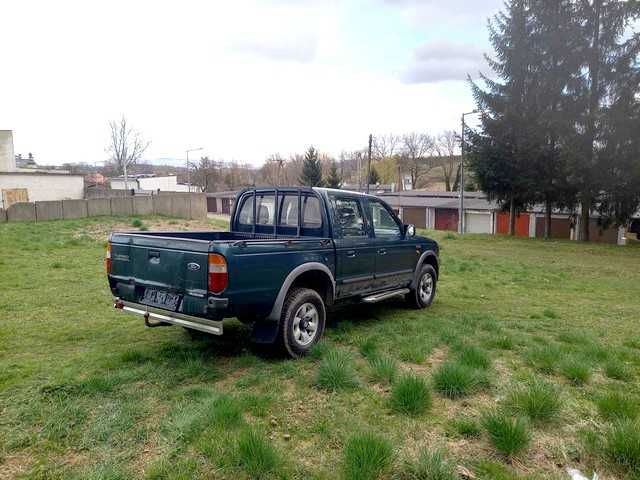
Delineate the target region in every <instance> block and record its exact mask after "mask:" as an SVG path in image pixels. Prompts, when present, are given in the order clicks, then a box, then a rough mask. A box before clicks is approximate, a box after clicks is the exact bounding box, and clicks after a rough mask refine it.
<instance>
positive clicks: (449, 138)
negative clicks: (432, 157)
mask: <svg viewBox="0 0 640 480" xmlns="http://www.w3.org/2000/svg"><path fill="white" fill-rule="evenodd" d="M459 142H460V139H459V137H458V134H457V133H456V132H455V131H454V130H445V131H444V132H442V133H441V134H440V135H438V139H437V140H436V143H435V146H434V150H435V152H436V154H437V155H438V156H439V157H440V166H441V167H442V176H443V177H444V183H445V188H446V190H447V192H450V191H451V190H452V188H453V183H452V180H453V176H454V174H455V171H456V169H457V168H458V164H459V163H460V157H459V156H456V150H457V148H458V144H459Z"/></svg>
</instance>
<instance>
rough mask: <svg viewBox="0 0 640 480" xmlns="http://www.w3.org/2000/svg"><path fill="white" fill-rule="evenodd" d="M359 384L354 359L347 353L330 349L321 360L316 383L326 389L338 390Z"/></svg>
mask: <svg viewBox="0 0 640 480" xmlns="http://www.w3.org/2000/svg"><path fill="white" fill-rule="evenodd" d="M356 384H357V381H356V376H355V371H354V369H353V360H352V359H351V358H349V357H348V356H347V355H346V354H344V353H342V352H339V351H336V350H330V351H329V352H328V353H327V354H326V355H325V357H324V358H323V359H322V361H321V362H320V366H319V367H318V373H317V378H316V385H317V386H318V387H320V388H322V389H324V390H328V391H337V390H345V389H349V388H353V387H355V386H356Z"/></svg>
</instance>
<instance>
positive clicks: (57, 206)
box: [0, 193, 207, 223]
mask: <svg viewBox="0 0 640 480" xmlns="http://www.w3.org/2000/svg"><path fill="white" fill-rule="evenodd" d="M153 214H156V215H167V216H173V217H180V218H192V219H202V218H207V198H206V196H205V195H204V194H201V193H192V194H189V193H183V194H181V193H178V194H173V195H166V194H165V195H154V196H149V197H143V196H140V197H122V198H94V199H91V200H55V201H48V200H47V201H37V202H35V203H30V202H22V203H15V204H13V205H11V206H10V207H9V208H8V209H7V210H3V209H0V223H2V222H7V221H9V222H29V221H30V222H36V221H38V222H42V221H48V220H59V219H72V218H84V217H95V216H100V215H106V216H111V215H113V216H132V215H153Z"/></svg>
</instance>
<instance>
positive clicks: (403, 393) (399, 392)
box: [389, 375, 431, 415]
mask: <svg viewBox="0 0 640 480" xmlns="http://www.w3.org/2000/svg"><path fill="white" fill-rule="evenodd" d="M389 403H390V405H391V408H392V409H393V410H394V411H396V412H399V413H405V414H408V415H420V414H421V413H424V412H425V411H426V410H427V409H428V408H430V407H431V391H430V390H429V387H428V386H427V384H426V383H425V381H424V380H423V379H422V378H420V377H416V376H415V375H406V376H404V377H402V378H401V379H400V380H398V382H397V383H396V384H395V385H394V386H393V390H392V391H391V399H390V401H389Z"/></svg>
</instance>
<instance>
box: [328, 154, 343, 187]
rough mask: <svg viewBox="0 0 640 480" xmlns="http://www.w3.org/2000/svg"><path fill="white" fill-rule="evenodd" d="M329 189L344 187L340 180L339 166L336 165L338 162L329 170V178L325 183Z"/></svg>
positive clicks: (332, 163)
mask: <svg viewBox="0 0 640 480" xmlns="http://www.w3.org/2000/svg"><path fill="white" fill-rule="evenodd" d="M325 183H326V184H327V187H329V188H340V186H341V185H342V179H341V178H340V174H339V173H338V166H337V165H336V161H335V160H334V161H332V162H331V167H330V168H329V176H328V177H327V180H326V182H325Z"/></svg>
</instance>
